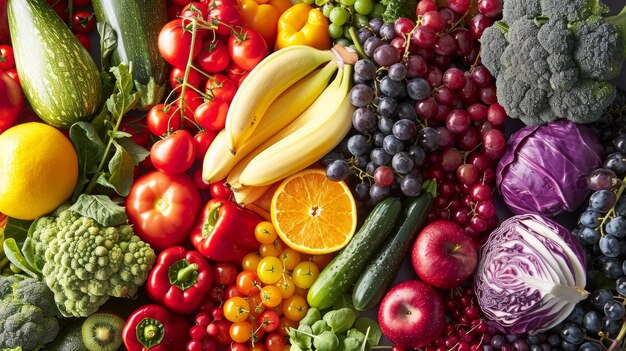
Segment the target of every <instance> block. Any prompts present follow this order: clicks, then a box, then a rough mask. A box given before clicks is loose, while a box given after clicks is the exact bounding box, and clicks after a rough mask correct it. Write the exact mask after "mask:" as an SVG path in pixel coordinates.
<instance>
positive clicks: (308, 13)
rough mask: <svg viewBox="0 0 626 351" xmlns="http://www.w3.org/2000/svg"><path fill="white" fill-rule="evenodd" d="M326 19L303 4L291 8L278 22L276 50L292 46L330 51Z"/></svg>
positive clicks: (315, 10) (317, 11)
mask: <svg viewBox="0 0 626 351" xmlns="http://www.w3.org/2000/svg"><path fill="white" fill-rule="evenodd" d="M328 24H329V23H328V19H326V17H324V15H323V14H322V11H320V10H319V9H316V8H313V7H311V6H310V5H307V4H305V3H299V4H296V5H293V6H291V7H290V8H289V9H288V10H287V11H285V12H284V13H283V14H282V15H281V16H280V19H279V20H278V37H277V38H276V47H275V49H276V50H279V49H282V48H284V47H287V46H292V45H308V46H312V47H315V48H318V49H320V50H325V49H330V36H329V35H328Z"/></svg>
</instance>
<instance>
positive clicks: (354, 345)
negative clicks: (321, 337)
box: [340, 338, 361, 351]
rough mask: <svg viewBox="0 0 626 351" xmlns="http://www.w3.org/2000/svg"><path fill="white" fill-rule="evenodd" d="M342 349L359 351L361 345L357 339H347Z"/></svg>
mask: <svg viewBox="0 0 626 351" xmlns="http://www.w3.org/2000/svg"><path fill="white" fill-rule="evenodd" d="M340 348H341V349H342V351H359V349H360V348H361V343H360V342H359V341H358V340H357V339H355V338H345V339H344V340H343V342H342V345H341V346H340Z"/></svg>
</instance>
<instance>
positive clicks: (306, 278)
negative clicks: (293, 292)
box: [293, 261, 320, 289]
mask: <svg viewBox="0 0 626 351" xmlns="http://www.w3.org/2000/svg"><path fill="white" fill-rule="evenodd" d="M318 275H320V269H319V268H318V267H317V266H316V265H315V263H313V262H311V261H304V262H300V263H298V265H297V266H296V267H295V268H294V269H293V282H294V283H296V286H297V287H299V288H302V289H308V288H310V287H311V285H313V282H314V281H315V279H317V276H318Z"/></svg>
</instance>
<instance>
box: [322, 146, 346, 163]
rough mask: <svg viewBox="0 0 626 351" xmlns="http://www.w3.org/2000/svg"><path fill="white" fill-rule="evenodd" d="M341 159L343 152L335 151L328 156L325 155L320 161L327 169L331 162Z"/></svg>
mask: <svg viewBox="0 0 626 351" xmlns="http://www.w3.org/2000/svg"><path fill="white" fill-rule="evenodd" d="M341 158H343V155H342V154H341V151H339V150H337V149H334V150H331V151H330V152H329V153H327V154H326V155H324V157H322V159H321V160H320V164H321V165H322V166H323V167H327V166H328V165H329V164H330V163H331V162H333V161H335V160H338V159H341Z"/></svg>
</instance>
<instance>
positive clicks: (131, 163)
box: [96, 141, 135, 196]
mask: <svg viewBox="0 0 626 351" xmlns="http://www.w3.org/2000/svg"><path fill="white" fill-rule="evenodd" d="M113 145H114V146H115V154H114V155H113V157H112V158H111V160H110V161H109V172H106V173H102V174H100V176H99V177H98V179H97V180H96V182H97V183H98V184H100V185H103V186H105V187H108V188H111V189H113V190H115V192H116V193H118V194H119V195H121V196H127V195H128V193H129V192H130V187H131V186H132V185H133V173H134V170H135V160H134V159H133V157H132V156H131V155H130V154H129V153H128V151H126V149H124V148H123V147H122V146H121V145H120V144H119V143H117V142H116V141H113Z"/></svg>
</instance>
